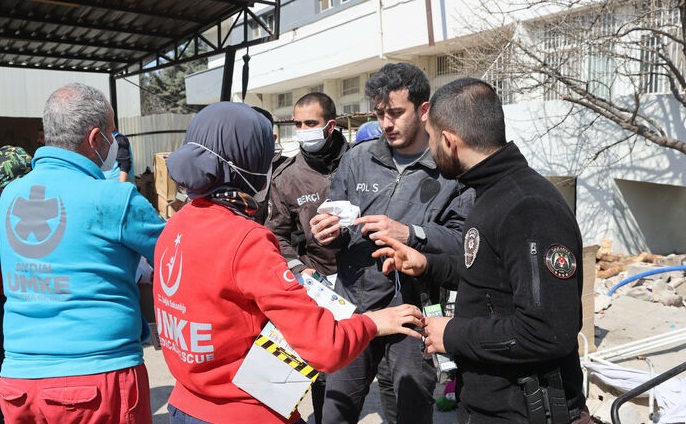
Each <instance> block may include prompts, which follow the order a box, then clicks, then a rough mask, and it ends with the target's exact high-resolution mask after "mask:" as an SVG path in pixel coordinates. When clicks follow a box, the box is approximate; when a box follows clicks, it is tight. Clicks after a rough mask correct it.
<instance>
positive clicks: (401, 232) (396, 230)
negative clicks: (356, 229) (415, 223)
mask: <svg viewBox="0 0 686 424" xmlns="http://www.w3.org/2000/svg"><path fill="white" fill-rule="evenodd" d="M353 225H362V229H361V230H362V235H365V236H368V237H369V239H370V240H372V241H376V240H378V239H379V238H380V237H392V238H394V239H396V240H398V241H399V242H401V243H407V240H408V239H409V238H410V227H408V226H407V225H405V224H401V223H399V222H398V221H393V220H392V219H390V218H389V217H387V216H386V215H367V216H362V217H359V218H357V219H356V220H355V221H354V222H353Z"/></svg>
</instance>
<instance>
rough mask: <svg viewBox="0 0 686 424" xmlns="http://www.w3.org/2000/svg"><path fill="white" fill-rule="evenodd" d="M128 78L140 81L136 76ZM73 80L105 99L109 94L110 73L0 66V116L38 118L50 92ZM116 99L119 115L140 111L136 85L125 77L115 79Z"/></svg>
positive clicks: (128, 114)
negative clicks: (89, 87) (98, 91)
mask: <svg viewBox="0 0 686 424" xmlns="http://www.w3.org/2000/svg"><path fill="white" fill-rule="evenodd" d="M129 79H130V80H131V81H132V82H133V83H135V84H138V83H139V81H138V77H129ZM72 82H80V83H82V84H87V85H90V86H93V87H95V88H97V89H99V90H100V91H102V92H103V93H104V94H105V96H106V97H107V98H108V99H109V97H110V86H109V75H106V74H89V73H85V72H67V71H48V70H42V69H21V68H1V67H0V116H4V117H21V118H41V117H42V116H43V106H44V105H45V101H46V100H47V99H48V97H49V96H50V94H51V93H52V92H53V91H55V90H56V89H58V88H60V87H62V86H63V85H66V84H69V83H72ZM117 100H118V109H119V110H118V111H117V112H118V114H119V117H125V116H138V115H140V114H141V106H140V95H139V91H138V87H137V86H136V85H134V84H132V83H129V82H127V81H124V79H119V80H117Z"/></svg>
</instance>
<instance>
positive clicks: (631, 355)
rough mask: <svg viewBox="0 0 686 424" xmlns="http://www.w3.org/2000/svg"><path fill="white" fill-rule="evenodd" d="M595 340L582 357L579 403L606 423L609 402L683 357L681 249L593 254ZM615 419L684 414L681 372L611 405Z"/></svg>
mask: <svg viewBox="0 0 686 424" xmlns="http://www.w3.org/2000/svg"><path fill="white" fill-rule="evenodd" d="M595 258H596V267H595V273H596V278H595V286H594V300H593V302H594V309H595V314H594V315H595V319H594V321H595V344H596V345H597V347H596V346H591V349H590V350H589V351H587V352H586V353H585V354H584V355H583V356H582V367H583V369H584V374H585V376H586V378H587V379H588V384H589V386H587V390H588V391H587V395H588V399H587V404H588V406H589V409H590V411H591V414H592V416H593V418H594V421H595V422H597V423H609V422H611V419H610V415H611V414H610V408H611V406H612V403H613V401H614V400H615V399H616V398H617V397H618V396H619V395H621V394H623V393H625V392H626V391H628V390H630V389H632V388H634V387H636V386H638V385H640V384H641V383H644V382H646V381H648V380H649V379H651V378H653V377H655V376H657V375H659V374H661V373H664V372H666V371H667V370H670V369H672V368H673V367H675V366H677V365H678V364H681V363H683V361H684V356H683V349H684V347H685V346H686V309H684V307H685V306H686V254H671V255H664V256H663V255H655V254H650V253H641V254H638V255H624V254H617V253H613V252H612V251H611V244H610V243H609V242H608V243H606V244H605V243H604V245H603V246H601V247H600V248H599V249H598V251H597V252H596V254H595ZM618 412H619V416H620V417H621V423H622V424H626V423H631V424H635V423H660V424H667V423H683V422H685V421H686V376H684V375H677V376H675V378H671V379H670V380H668V381H666V382H665V383H662V384H660V385H659V386H658V387H656V388H654V389H652V390H650V391H648V392H645V393H643V395H642V396H639V397H637V398H635V399H632V400H631V401H629V402H627V403H626V404H625V405H623V406H622V407H621V409H619V410H618Z"/></svg>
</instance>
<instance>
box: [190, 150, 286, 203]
mask: <svg viewBox="0 0 686 424" xmlns="http://www.w3.org/2000/svg"><path fill="white" fill-rule="evenodd" d="M188 144H193V145H196V146H199V147H202V148H203V149H205V150H207V151H208V152H210V153H212V154H213V155H215V156H216V157H218V158H219V159H220V160H221V161H222V162H224V163H226V164H227V165H229V166H230V167H231V168H233V170H234V171H236V173H237V174H238V176H239V177H241V178H242V179H243V181H245V183H246V184H247V185H248V187H250V188H251V189H252V191H254V192H255V194H253V196H252V198H253V199H255V201H256V202H257V203H262V202H263V201H264V200H265V199H266V198H267V193H268V192H269V186H270V185H271V182H272V165H271V164H269V171H267V173H266V174H262V173H260V172H250V171H248V170H245V169H243V168H239V167H238V166H236V165H234V163H233V162H231V161H230V160H226V159H224V158H223V157H221V156H220V155H219V154H217V153H215V152H214V151H212V150H210V149H208V148H207V147H206V146H203V145H202V144H198V143H195V142H192V141H191V142H190V143H188ZM243 172H245V173H246V174H250V175H264V176H266V177H267V182H266V184H265V185H264V188H263V189H262V190H257V189H256V188H255V187H253V185H252V184H250V181H248V180H247V179H246V178H245V177H244V176H243Z"/></svg>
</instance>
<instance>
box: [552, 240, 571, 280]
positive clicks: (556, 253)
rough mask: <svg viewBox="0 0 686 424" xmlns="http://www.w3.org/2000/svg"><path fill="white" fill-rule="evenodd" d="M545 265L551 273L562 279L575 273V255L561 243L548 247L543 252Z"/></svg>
mask: <svg viewBox="0 0 686 424" xmlns="http://www.w3.org/2000/svg"><path fill="white" fill-rule="evenodd" d="M545 265H546V267H547V268H548V271H550V273H551V274H553V275H554V276H556V277H557V278H561V279H563V280H566V279H567V278H571V277H573V276H574V274H576V257H574V254H573V253H572V251H571V250H569V249H568V248H566V247H565V246H562V245H561V244H556V245H553V246H551V247H550V248H548V251H547V252H545Z"/></svg>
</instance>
